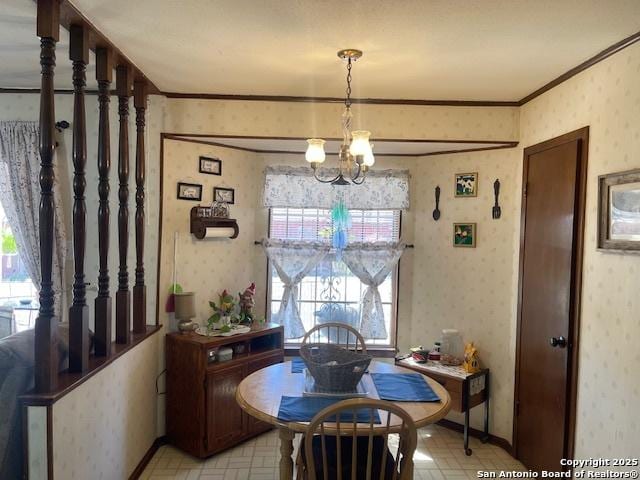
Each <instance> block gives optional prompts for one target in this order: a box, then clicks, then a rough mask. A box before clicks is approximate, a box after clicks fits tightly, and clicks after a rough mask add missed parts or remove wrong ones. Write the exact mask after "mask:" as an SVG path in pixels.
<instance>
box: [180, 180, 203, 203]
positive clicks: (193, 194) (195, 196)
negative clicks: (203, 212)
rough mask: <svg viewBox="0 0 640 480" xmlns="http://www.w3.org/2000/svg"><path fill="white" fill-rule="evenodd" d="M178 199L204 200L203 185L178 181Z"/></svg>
mask: <svg viewBox="0 0 640 480" xmlns="http://www.w3.org/2000/svg"><path fill="white" fill-rule="evenodd" d="M178 200H193V201H194V202H199V201H201V200H202V185H199V184H197V183H184V182H179V183H178Z"/></svg>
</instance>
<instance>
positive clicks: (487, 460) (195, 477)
mask: <svg viewBox="0 0 640 480" xmlns="http://www.w3.org/2000/svg"><path fill="white" fill-rule="evenodd" d="M418 436H419V439H418V448H417V449H416V453H415V455H414V457H413V458H414V462H415V472H414V473H415V474H414V478H415V479H416V480H467V479H476V478H477V472H478V470H485V471H490V470H495V471H500V470H509V471H512V470H526V469H525V467H524V466H523V465H522V464H521V463H520V462H518V461H517V460H516V459H514V458H513V457H511V455H509V454H508V453H507V452H506V451H504V450H503V449H501V448H500V447H496V446H494V445H489V444H482V443H480V441H478V440H476V439H471V441H470V446H471V448H472V449H473V455H472V456H470V457H467V456H465V454H464V452H463V451H462V434H460V433H457V432H454V431H451V430H449V429H446V428H443V427H440V426H438V425H430V426H428V427H425V428H421V429H420V430H418ZM299 439H300V435H296V440H298V441H299ZM278 446H279V439H278V434H277V432H276V431H275V430H272V431H271V432H268V433H265V434H263V435H260V436H259V437H256V438H254V439H252V440H248V441H247V442H245V443H243V444H241V445H238V446H237V447H235V448H232V449H229V450H227V451H225V452H222V453H219V454H217V455H214V456H213V457H211V458H208V459H206V460H200V459H197V458H194V457H192V456H190V455H188V454H186V453H183V452H182V451H180V450H178V449H176V448H174V447H172V446H169V445H165V446H163V447H161V448H160V449H159V450H158V452H157V453H156V454H155V455H154V457H153V458H152V459H151V461H150V462H149V465H148V466H147V468H146V469H145V471H144V472H143V474H142V476H141V477H140V478H141V479H142V480H152V479H157V480H160V479H163V480H167V479H180V480H273V479H278V462H279V459H280V453H279V450H278ZM296 454H297V442H296V451H294V458H295V455H296Z"/></svg>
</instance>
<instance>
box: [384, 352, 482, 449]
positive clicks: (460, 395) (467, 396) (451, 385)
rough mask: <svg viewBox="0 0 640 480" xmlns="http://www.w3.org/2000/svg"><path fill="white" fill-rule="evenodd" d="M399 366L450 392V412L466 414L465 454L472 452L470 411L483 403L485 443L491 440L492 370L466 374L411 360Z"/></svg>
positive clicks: (449, 368) (397, 362) (439, 365)
mask: <svg viewBox="0 0 640 480" xmlns="http://www.w3.org/2000/svg"><path fill="white" fill-rule="evenodd" d="M396 365H398V366H400V367H405V368H409V369H411V370H415V371H416V372H419V373H421V374H423V375H426V376H427V377H430V378H433V379H434V380H435V381H436V382H438V383H439V384H441V385H442V386H443V387H444V388H446V389H447V392H449V395H450V396H451V410H453V411H454V412H460V413H464V453H465V454H466V455H471V453H472V450H471V449H470V448H469V411H470V410H471V409H472V408H473V407H475V406H477V405H480V404H482V403H484V432H483V433H484V435H483V437H482V438H481V440H482V443H486V442H487V441H488V440H489V369H488V368H483V369H480V371H478V372H476V373H467V372H466V371H465V370H464V369H463V368H462V367H461V366H447V365H441V364H440V363H435V362H428V363H418V362H416V361H415V360H413V359H412V358H411V357H409V358H403V359H396Z"/></svg>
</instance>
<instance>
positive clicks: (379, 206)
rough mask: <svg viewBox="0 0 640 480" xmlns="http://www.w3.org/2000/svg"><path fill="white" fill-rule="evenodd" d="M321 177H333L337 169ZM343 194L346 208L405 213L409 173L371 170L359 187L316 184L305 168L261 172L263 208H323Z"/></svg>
mask: <svg viewBox="0 0 640 480" xmlns="http://www.w3.org/2000/svg"><path fill="white" fill-rule="evenodd" d="M323 174H324V175H327V176H330V175H333V176H335V175H336V174H337V169H326V171H323ZM339 195H344V202H345V204H346V205H347V207H348V208H352V209H358V210H408V209H409V171H408V170H371V171H369V172H368V173H367V179H366V180H365V183H364V184H363V185H345V186H334V185H330V184H325V183H320V182H318V181H317V180H316V179H315V178H313V170H311V168H307V167H286V166H271V167H267V168H266V169H265V182H264V196H263V203H264V206H265V207H269V208H272V207H275V208H278V207H289V208H326V209H330V208H332V207H333V206H334V204H335V202H336V199H337V198H338V197H339Z"/></svg>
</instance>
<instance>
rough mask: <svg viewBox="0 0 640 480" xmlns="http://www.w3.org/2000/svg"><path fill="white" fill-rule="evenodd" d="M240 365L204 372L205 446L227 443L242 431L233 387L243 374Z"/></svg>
mask: <svg viewBox="0 0 640 480" xmlns="http://www.w3.org/2000/svg"><path fill="white" fill-rule="evenodd" d="M245 371H246V367H245V366H243V365H240V366H236V367H231V368H226V369H224V370H218V371H216V372H212V373H209V374H207V449H208V450H213V449H218V448H222V447H224V446H226V445H230V444H232V443H234V442H235V441H237V440H239V439H240V438H242V437H243V436H244V434H245V432H246V425H245V416H244V412H243V411H242V409H241V408H240V406H239V405H238V402H236V388H237V386H238V384H239V383H240V382H241V381H242V379H243V378H244V376H245Z"/></svg>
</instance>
